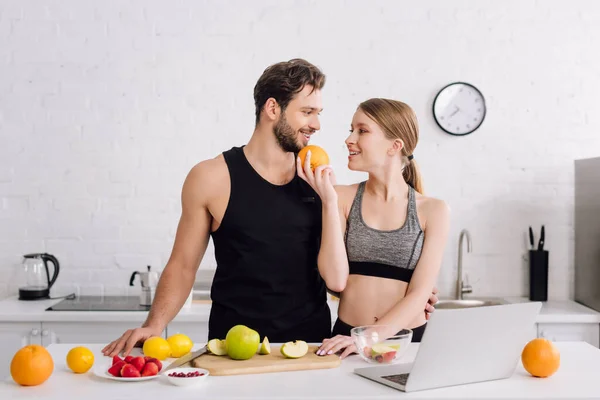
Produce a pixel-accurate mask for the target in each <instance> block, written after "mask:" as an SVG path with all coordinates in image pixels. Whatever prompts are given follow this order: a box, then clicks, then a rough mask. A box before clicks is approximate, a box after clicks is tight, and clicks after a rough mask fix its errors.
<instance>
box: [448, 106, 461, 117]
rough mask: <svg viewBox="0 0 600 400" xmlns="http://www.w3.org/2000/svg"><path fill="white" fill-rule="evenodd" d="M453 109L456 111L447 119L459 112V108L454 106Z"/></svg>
mask: <svg viewBox="0 0 600 400" xmlns="http://www.w3.org/2000/svg"><path fill="white" fill-rule="evenodd" d="M454 107H456V110H455V111H454V112H453V113H452V114H450V116H449V117H448V118H452V117H454V115H455V114H456V113H457V112H459V111H460V108H458V106H454Z"/></svg>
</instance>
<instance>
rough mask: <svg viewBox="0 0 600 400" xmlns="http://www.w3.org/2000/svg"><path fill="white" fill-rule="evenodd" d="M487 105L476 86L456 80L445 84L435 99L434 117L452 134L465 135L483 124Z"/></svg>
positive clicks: (444, 129)
mask: <svg viewBox="0 0 600 400" xmlns="http://www.w3.org/2000/svg"><path fill="white" fill-rule="evenodd" d="M485 113H486V107H485V98H484V97H483V94H481V92H480V91H479V89H477V88H476V87H475V86H473V85H471V84H469V83H465V82H454V83H451V84H449V85H446V86H444V87H443V88H442V89H441V90H440V91H439V93H438V94H437V95H436V96H435V99H434V100H433V118H434V119H435V122H436V123H437V124H438V126H439V127H440V128H441V129H442V130H443V131H445V132H446V133H449V134H451V135H456V136H464V135H468V134H469V133H472V132H474V131H475V130H476V129H477V128H479V127H480V126H481V124H482V123H483V120H484V118H485Z"/></svg>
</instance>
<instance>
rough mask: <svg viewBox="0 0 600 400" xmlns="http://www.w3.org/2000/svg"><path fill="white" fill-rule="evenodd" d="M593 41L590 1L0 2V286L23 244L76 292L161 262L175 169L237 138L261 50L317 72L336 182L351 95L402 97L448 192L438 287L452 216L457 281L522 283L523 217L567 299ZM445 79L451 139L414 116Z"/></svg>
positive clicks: (349, 176) (433, 183)
mask: <svg viewBox="0 0 600 400" xmlns="http://www.w3.org/2000/svg"><path fill="white" fill-rule="evenodd" d="M599 47H600V4H599V3H598V2H594V1H569V2H566V1H543V2H542V1H533V0H518V1H517V0H514V1H502V2H499V1H474V0H473V1H466V0H465V1H447V0H445V1H442V0H438V1H428V2H415V1H396V0H387V1H373V2H371V3H369V4H368V5H367V3H366V2H364V1H343V0H338V1H328V2H316V1H293V0H288V1H267V0H260V1H252V2H246V1H241V0H238V1H203V2H198V1H192V0H190V1H176V2H171V1H169V2H165V1H158V0H132V1H105V2H97V1H91V0H87V1H85V0H62V1H45V2H40V1H33V0H0V270H1V271H2V273H0V296H1V295H5V294H6V293H8V292H9V290H10V289H11V288H10V287H9V282H10V278H9V277H10V274H11V272H12V270H13V268H14V266H15V265H18V264H19V263H20V260H21V259H20V256H21V255H22V254H24V253H26V252H41V251H47V252H50V253H53V254H55V255H56V256H57V257H58V258H59V260H60V261H61V265H62V273H61V275H60V278H59V283H60V285H61V286H62V287H63V288H75V289H77V290H80V291H81V292H85V293H99V292H103V291H104V292H106V293H111V294H113V293H118V292H120V291H123V290H126V289H127V285H128V278H129V275H130V274H131V272H132V271H133V270H135V269H142V268H144V267H145V265H147V264H151V265H153V266H154V267H155V268H157V269H160V268H162V267H163V266H164V263H165V262H166V261H167V259H168V257H169V254H170V251H171V246H172V241H173V237H174V234H175V229H176V227H177V222H178V218H179V212H180V204H179V195H180V189H181V184H182V182H183V180H184V178H185V175H186V173H187V172H188V171H189V169H190V168H191V167H192V166H193V165H194V164H195V163H197V162H198V161H200V160H203V159H206V158H208V157H213V156H214V155H216V154H217V153H219V152H221V151H223V150H225V149H228V148H230V147H231V146H234V145H240V144H243V143H245V142H246V141H247V139H248V138H249V136H250V133H251V131H252V126H253V118H254V116H253V111H254V110H253V102H252V88H253V86H254V84H255V82H256V79H257V78H258V76H259V75H260V73H261V72H262V70H263V69H264V68H265V67H266V66H267V65H269V64H271V63H273V62H276V61H280V60H285V59H289V58H292V57H305V58H307V59H308V60H310V61H312V62H314V63H316V64H318V65H319V66H321V67H322V68H323V69H324V71H325V72H326V73H327V75H328V77H329V78H328V83H327V85H326V90H325V92H324V102H325V111H324V113H323V115H322V131H321V132H320V133H319V134H318V136H317V138H316V139H315V142H316V143H318V144H321V145H324V146H326V148H327V149H328V150H329V152H330V155H331V157H332V162H333V164H334V165H335V167H336V169H337V175H338V179H339V180H340V181H341V182H353V181H356V180H358V179H362V178H363V175H361V174H355V173H350V172H349V171H347V170H346V166H345V157H346V152H345V150H344V146H343V140H344V138H345V137H346V133H347V128H348V124H349V121H350V119H351V116H352V113H353V111H354V110H355V107H356V105H357V104H358V103H359V102H360V101H362V100H364V99H366V98H368V97H375V96H384V97H392V98H396V99H400V100H403V101H406V102H407V103H409V104H410V105H411V106H412V107H414V109H415V110H416V112H417V114H418V116H419V120H420V124H421V140H420V143H419V145H418V147H417V150H416V152H415V156H416V160H417V161H418V162H419V163H420V166H421V168H422V172H423V175H424V180H425V185H426V190H427V192H428V193H429V194H431V195H433V196H437V197H440V198H443V199H445V200H447V201H448V202H449V204H450V205H451V207H452V210H453V224H452V231H451V235H450V242H449V245H448V248H447V251H446V257H445V260H444V265H443V269H442V272H441V276H440V282H439V285H440V287H441V289H442V293H443V294H448V295H450V294H452V293H453V292H452V290H453V282H454V280H455V271H456V255H457V241H458V233H459V231H460V230H461V229H463V228H467V229H469V230H470V232H471V233H472V235H473V253H470V254H465V270H466V272H467V273H468V274H469V277H470V282H471V284H473V286H474V293H475V294H478V295H527V282H528V280H527V273H526V266H525V265H526V264H525V263H524V261H523V259H522V256H523V254H524V253H525V251H526V248H527V247H526V243H527V241H526V230H527V226H528V225H530V224H531V225H532V226H533V227H534V229H535V231H536V234H537V233H538V232H539V226H540V224H542V223H543V224H545V225H546V231H547V239H546V243H547V248H548V249H549V250H550V251H551V265H550V268H551V272H550V276H551V282H550V296H551V297H554V298H568V297H570V296H571V292H572V281H573V277H572V274H573V236H574V235H573V160H574V159H577V158H584V157H592V156H598V155H599V154H600V113H598V112H597V110H598V100H597V94H598V93H599V92H600V75H599V74H598V71H599V70H600V55H599V54H600V53H598V51H597V50H595V49H597V48H599ZM456 80H464V81H468V82H471V83H473V84H475V85H477V86H478V87H479V88H480V89H481V90H482V91H483V94H484V95H485V97H486V100H487V103H488V109H489V111H488V114H487V117H486V120H485V122H484V125H483V126H482V128H481V129H480V130H479V131H477V132H475V133H474V134H472V135H470V136H467V137H460V138H459V137H451V136H449V135H445V134H444V133H442V132H441V131H440V130H439V129H438V128H437V126H436V125H435V123H434V121H433V119H432V117H431V105H432V100H433V97H434V96H435V94H436V92H437V90H438V89H439V88H441V87H442V86H444V85H445V84H447V83H449V82H452V81H456ZM202 266H203V267H202V268H203V269H207V268H211V267H214V258H213V255H212V247H209V252H208V254H207V256H206V257H205V259H204V260H203V262H202Z"/></svg>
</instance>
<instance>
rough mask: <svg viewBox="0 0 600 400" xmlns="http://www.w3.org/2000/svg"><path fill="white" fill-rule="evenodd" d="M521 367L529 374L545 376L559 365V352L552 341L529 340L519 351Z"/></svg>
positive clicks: (553, 371) (554, 370) (552, 372)
mask: <svg viewBox="0 0 600 400" xmlns="http://www.w3.org/2000/svg"><path fill="white" fill-rule="evenodd" d="M521 362H522V363H523V368H525V370H526V371H527V372H529V373H530V374H531V375H533V376H535V377H539V378H546V377H548V376H550V375H552V374H554V373H555V372H556V371H557V370H558V367H559V366H560V353H559V351H558V349H557V348H556V346H555V345H554V343H552V342H551V341H549V340H547V339H542V338H537V339H533V340H531V341H530V342H529V343H527V344H526V345H525V347H524V348H523V352H522V353H521Z"/></svg>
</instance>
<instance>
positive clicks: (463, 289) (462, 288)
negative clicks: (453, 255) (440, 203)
mask: <svg viewBox="0 0 600 400" xmlns="http://www.w3.org/2000/svg"><path fill="white" fill-rule="evenodd" d="M465 237H466V238H467V252H469V253H470V252H471V234H470V233H469V231H467V230H466V229H463V230H462V231H461V232H460V236H459V237H458V276H457V278H456V298H457V299H458V300H462V298H463V294H464V293H471V292H473V288H472V287H471V285H469V284H468V283H467V284H466V285H465V284H464V283H463V276H462V275H463V267H462V249H463V239H464V238H465Z"/></svg>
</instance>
